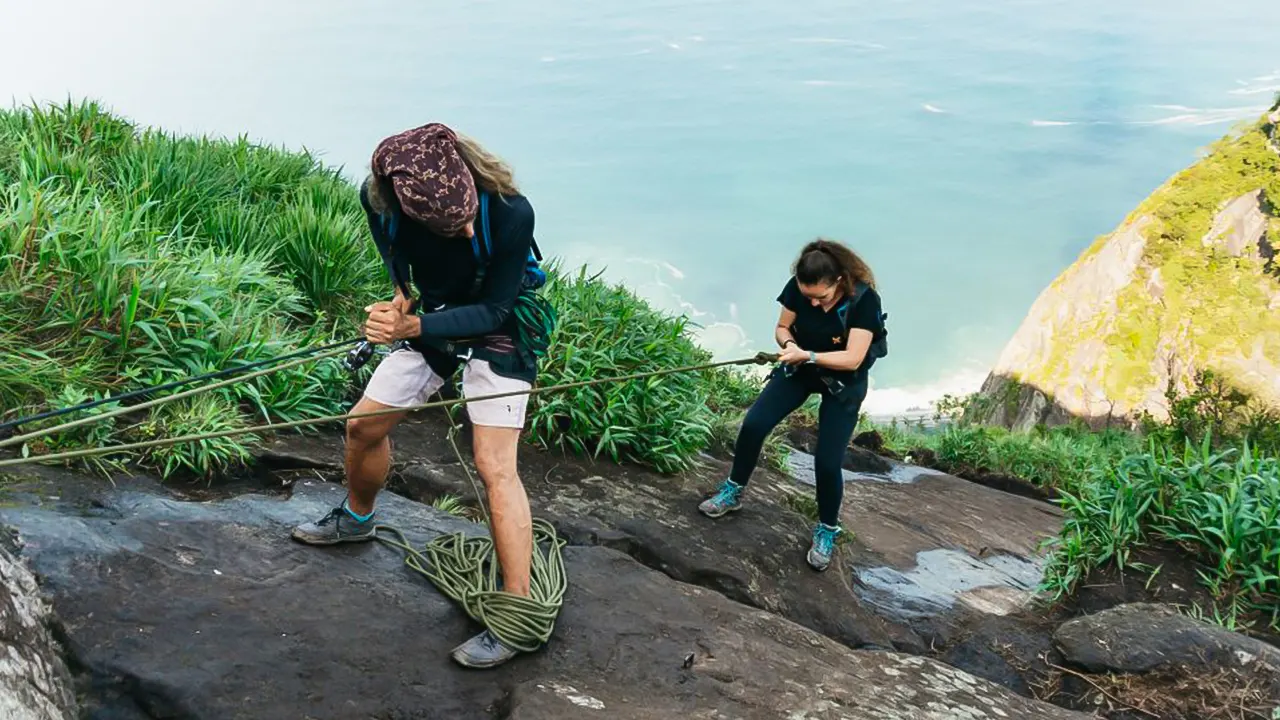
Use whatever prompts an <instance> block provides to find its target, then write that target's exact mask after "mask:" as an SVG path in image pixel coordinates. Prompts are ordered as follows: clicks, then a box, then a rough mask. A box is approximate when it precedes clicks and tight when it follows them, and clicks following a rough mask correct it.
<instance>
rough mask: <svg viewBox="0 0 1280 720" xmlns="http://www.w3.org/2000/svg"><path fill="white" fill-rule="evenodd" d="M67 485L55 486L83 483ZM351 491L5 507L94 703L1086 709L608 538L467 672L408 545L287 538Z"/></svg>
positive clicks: (401, 718)
mask: <svg viewBox="0 0 1280 720" xmlns="http://www.w3.org/2000/svg"><path fill="white" fill-rule="evenodd" d="M70 482H73V481H72V480H69V479H66V478H64V479H62V480H60V481H59V492H58V493H57V494H58V495H59V496H60V497H63V498H65V497H75V496H76V495H77V493H75V492H68V491H66V489H65V485H66V484H67V483H70ZM84 482H88V483H92V482H95V481H93V480H85V481H84ZM341 493H342V490H341V488H338V487H335V486H332V485H325V484H316V485H314V486H312V485H307V484H298V485H297V486H295V489H294V493H293V495H292V496H291V497H290V498H288V499H283V498H280V497H272V496H265V495H257V496H254V495H247V496H240V497H236V498H231V499H226V500H219V501H215V502H207V503H194V502H180V501H176V500H174V499H171V498H169V497H166V496H165V495H164V494H163V493H162V492H161V491H159V490H158V489H157V488H155V487H152V486H149V485H148V484H147V483H119V486H118V487H117V488H116V489H109V488H103V489H102V490H101V491H100V492H96V493H93V495H94V497H93V499H92V502H89V503H84V504H81V505H72V504H70V503H68V501H65V500H59V501H56V502H54V503H52V504H44V505H28V506H22V507H17V508H8V509H4V510H0V523H4V524H7V525H11V526H13V527H15V528H16V529H17V530H18V532H19V534H20V536H21V537H22V538H23V539H24V541H25V547H24V550H23V553H24V555H25V556H26V557H28V558H29V560H30V562H31V563H32V565H33V566H34V567H35V569H36V570H37V571H38V573H39V574H40V575H41V576H42V577H43V581H44V583H45V586H46V589H47V590H48V591H49V592H51V593H52V596H53V604H54V607H55V609H56V611H57V613H58V615H59V616H60V617H61V619H62V621H63V623H64V625H65V627H66V636H67V641H68V645H69V650H70V651H71V652H72V653H73V654H74V656H75V658H76V660H77V663H78V665H79V666H80V667H82V668H83V669H84V671H85V672H87V674H88V681H87V682H88V689H87V690H86V692H85V695H86V697H87V703H88V704H89V706H90V707H89V709H88V713H89V717H94V718H104V719H105V718H112V719H113V720H127V719H131V718H155V717H163V718H200V719H204V718H263V717H298V718H303V717H305V718H310V719H312V720H322V719H328V718H351V717H371V718H388V719H395V720H408V719H410V718H437V717H448V718H491V717H505V718H522V719H523V718H606V717H607V718H623V719H624V720H625V719H629V718H636V719H639V718H656V717H688V718H809V719H811V720H820V719H824V718H831V719H833V720H834V719H835V718H883V719H892V718H912V719H924V720H927V719H929V718H938V719H941V718H958V717H963V718H973V719H978V718H1005V719H1009V718H1044V719H1050V720H1052V719H1057V718H1061V719H1063V720H1066V719H1067V718H1082V717H1086V716H1084V715H1079V714H1076V713H1072V712H1069V711H1066V710H1063V709H1060V708H1057V707H1054V706H1051V705H1046V704H1042V703H1038V702H1035V701H1032V700H1029V699H1027V698H1023V697H1019V696H1016V695H1014V694H1012V693H1010V692H1008V691H1007V690H1005V689H1003V688H1000V687H998V686H995V685H993V684H991V683H989V682H986V681H983V680H978V679H976V678H974V677H972V676H969V675H967V674H965V673H962V672H960V671H958V670H955V669H953V668H951V667H948V666H946V665H943V664H940V663H937V662H934V661H930V660H926V659H924V658H918V657H912V656H907V655H902V654H898V653H892V652H872V651H856V650H851V649H849V648H848V647H845V646H843V645H841V644H839V643H837V642H835V641H833V640H830V639H828V638H826V637H823V636H821V635H818V634H817V633H814V632H812V631H810V630H808V629H806V628H803V627H801V626H799V625H797V624H795V623H792V622H789V621H787V620H784V619H783V618H781V617H779V616H777V615H774V614H772V613H769V612H766V611H762V610H756V609H752V608H749V607H746V606H743V605H740V604H738V603H735V602H732V601H730V600H728V599H727V598H725V597H724V596H722V595H720V594H718V593H715V592H712V591H709V590H707V589H704V588H699V587H695V586H692V585H688V584H684V583H680V582H676V581H673V580H671V579H670V578H668V577H667V576H665V575H663V574H661V573H658V572H655V571H653V570H650V569H648V568H645V567H643V566H642V565H640V564H639V563H637V562H636V561H634V560H633V559H632V558H630V557H628V556H626V555H624V554H622V553H619V552H615V551H613V550H611V549H608V548H604V547H585V548H583V547H574V548H569V549H567V551H566V567H567V572H568V577H569V582H570V589H569V594H568V596H567V598H566V604H565V607H564V610H563V612H562V614H561V616H560V619H559V622H558V624H557V628H556V632H555V635H554V637H553V640H552V642H551V643H550V644H549V646H548V647H546V648H544V649H543V650H542V651H540V652H538V653H534V654H532V655H528V656H523V657H520V658H518V659H517V660H515V661H513V662H511V663H509V664H507V665H504V666H502V667H500V668H497V669H495V670H490V671H484V672H476V671H467V670H465V669H462V668H459V667H456V666H455V665H453V664H452V662H451V661H450V660H449V659H448V651H449V650H450V648H452V647H453V646H454V645H455V644H457V643H459V642H461V641H463V640H465V639H466V638H467V637H469V636H470V635H471V634H472V633H473V632H475V631H476V630H477V628H476V627H474V626H473V625H472V624H471V623H470V621H469V620H468V619H467V618H466V616H465V615H464V614H463V612H462V611H461V610H460V609H458V608H456V607H454V606H453V604H452V603H451V602H450V601H449V600H448V599H446V598H445V597H444V596H443V595H441V594H440V593H438V592H437V591H436V590H435V589H434V588H433V587H432V586H431V585H430V584H429V583H428V582H427V581H425V580H424V579H422V578H421V576H419V575H417V574H416V573H413V572H411V571H410V570H408V569H407V568H406V567H405V566H404V565H403V560H402V557H401V556H400V555H399V554H398V553H397V552H396V551H394V550H393V549H391V548H389V547H387V546H384V545H382V544H380V543H365V544H361V545H355V546H344V547H336V548H313V547H306V546H302V545H299V544H296V543H294V542H292V541H290V540H289V538H288V529H289V528H290V527H291V526H292V525H293V524H295V523H297V522H299V521H302V520H304V519H311V518H314V517H316V516H318V515H320V514H322V513H323V512H325V511H327V510H328V509H329V508H330V507H332V506H333V505H334V504H335V503H336V502H337V501H338V500H339V498H340V497H341ZM48 494H53V493H48ZM29 502H34V501H29ZM381 512H382V514H383V516H384V517H383V521H384V522H390V523H393V524H395V525H397V526H400V527H402V528H403V529H405V530H406V531H407V532H408V533H409V535H410V537H411V538H412V539H413V540H414V541H415V542H425V541H426V540H428V539H429V538H430V537H432V536H435V535H437V534H439V533H442V532H451V531H456V530H459V529H462V530H464V531H467V532H481V531H482V528H481V527H480V526H475V525H471V524H469V523H464V522H462V521H459V520H457V519H455V518H451V517H449V516H446V515H444V514H442V513H439V512H438V511H435V510H433V509H431V508H429V507H426V506H423V505H419V504H417V503H413V502H411V501H408V500H405V499H403V498H399V497H397V496H394V495H391V494H386V495H384V500H383V501H382V503H381Z"/></svg>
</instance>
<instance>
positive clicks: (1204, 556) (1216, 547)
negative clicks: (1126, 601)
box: [1046, 442, 1280, 626]
mask: <svg viewBox="0 0 1280 720" xmlns="http://www.w3.org/2000/svg"><path fill="white" fill-rule="evenodd" d="M1062 504H1063V507H1064V508H1065V509H1066V510H1067V521H1066V527H1065V529H1064V530H1063V533H1062V536H1061V537H1060V538H1059V539H1058V540H1057V542H1056V543H1055V549H1054V552H1053V554H1052V558H1051V562H1050V565H1049V569H1048V573H1047V579H1046V588H1047V589H1050V590H1051V591H1053V593H1054V594H1055V596H1058V597H1060V596H1061V595H1063V594H1065V593H1069V592H1071V591H1072V590H1073V589H1075V588H1076V587H1077V586H1078V584H1079V583H1080V581H1081V580H1082V579H1083V578H1084V577H1085V576H1086V575H1087V574H1088V572H1089V571H1090V570H1092V569H1094V568H1096V567H1099V566H1101V565H1103V564H1106V563H1115V564H1117V565H1120V566H1129V565H1130V558H1131V554H1132V553H1133V551H1134V550H1135V549H1136V548H1138V547H1140V546H1142V545H1145V544H1149V543H1154V542H1165V543H1172V544H1175V545H1177V546H1180V547H1182V548H1183V549H1184V550H1186V551H1187V552H1188V553H1189V554H1190V555H1191V556H1193V557H1195V558H1196V559H1197V560H1199V562H1200V565H1201V570H1200V577H1201V580H1202V582H1203V584H1204V585H1205V586H1206V587H1207V588H1208V589H1209V590H1210V592H1211V593H1212V595H1213V597H1214V599H1215V608H1214V612H1215V614H1216V615H1217V616H1218V617H1226V618H1230V619H1231V621H1232V623H1238V622H1239V618H1240V617H1241V616H1243V615H1245V614H1248V613H1252V612H1260V613H1261V614H1262V616H1263V617H1266V618H1267V619H1268V621H1269V623H1270V624H1271V625H1272V626H1275V625H1276V622H1277V620H1280V459H1277V458H1276V457H1275V456H1269V457H1268V456H1265V455H1263V454H1262V453H1260V452H1258V451H1257V450H1256V449H1255V448H1253V447H1252V446H1250V445H1249V444H1248V443H1247V442H1246V443H1242V444H1241V445H1240V446H1239V447H1230V448H1225V449H1223V450H1214V449H1213V448H1212V446H1211V445H1210V444H1209V443H1208V442H1205V443H1203V444H1201V445H1200V446H1196V445H1192V444H1190V443H1188V444H1186V445H1185V446H1184V448H1183V449H1182V451H1181V452H1179V451H1176V450H1174V449H1172V448H1169V447H1165V446H1161V445H1159V444H1158V443H1156V442H1152V443H1151V447H1150V449H1149V450H1148V451H1147V452H1145V453H1140V454H1136V455H1132V456H1130V457H1126V458H1124V459H1123V460H1121V461H1119V462H1114V463H1110V464H1108V465H1107V466H1105V468H1104V469H1103V470H1102V472H1099V473H1097V474H1096V475H1094V476H1093V477H1092V478H1090V480H1089V481H1088V482H1083V483H1079V484H1077V486H1076V488H1075V489H1074V490H1072V491H1068V492H1066V493H1064V497H1063V500H1062Z"/></svg>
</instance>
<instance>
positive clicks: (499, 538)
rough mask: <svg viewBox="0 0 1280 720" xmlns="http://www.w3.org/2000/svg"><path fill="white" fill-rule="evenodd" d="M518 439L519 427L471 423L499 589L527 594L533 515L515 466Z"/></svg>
mask: <svg viewBox="0 0 1280 720" xmlns="http://www.w3.org/2000/svg"><path fill="white" fill-rule="evenodd" d="M519 442H520V428H505V427H488V426H484V425H474V426H473V432H472V442H471V444H472V448H473V450H474V453H475V460H476V470H478V471H479V472H480V479H481V480H483V481H484V487H485V494H486V495H487V496H488V499H489V515H490V526H489V533H490V535H492V536H493V544H494V547H495V549H496V550H497V554H498V565H499V566H501V568H502V589H503V590H504V591H506V592H509V593H512V594H513V595H525V596H528V594H529V566H530V565H531V563H532V562H533V517H532V514H531V513H530V511H529V497H528V495H526V494H525V491H524V484H523V483H521V482H520V475H519V473H518V472H517V470H516V452H517V449H518V447H519Z"/></svg>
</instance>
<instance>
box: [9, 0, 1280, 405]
mask: <svg viewBox="0 0 1280 720" xmlns="http://www.w3.org/2000/svg"><path fill="white" fill-rule="evenodd" d="M0 7H2V10H3V13H2V14H0V17H3V18H4V21H3V23H0V98H3V99H5V100H8V101H9V102H20V103H21V102H27V101H29V100H41V101H43V100H61V99H65V98H66V97H67V96H72V97H77V98H78V97H92V98H96V99H99V100H100V101H102V102H104V103H106V104H107V105H108V106H109V107H111V108H112V109H113V110H115V111H116V112H119V113H121V114H124V115H126V116H128V117H130V118H132V119H134V120H135V121H137V122H140V123H143V124H147V125H159V126H164V127H166V128H168V129H172V130H176V131H180V132H191V133H207V134H212V135H229V136H236V135H239V134H242V133H243V134H247V135H249V136H250V137H251V138H254V139H257V140H261V141H264V142H268V143H271V144H276V145H284V146H288V147H292V148H302V147H306V148H308V149H310V150H312V151H315V152H318V153H320V154H321V156H322V157H323V159H324V160H325V161H327V162H329V163H332V164H335V165H342V166H343V167H344V168H345V170H346V172H347V174H348V175H349V176H350V177H352V179H356V178H358V177H361V176H362V175H363V173H364V172H365V171H366V170H367V167H368V159H369V154H370V152H371V151H372V149H373V147H374V146H375V144H376V143H377V142H378V140H379V139H381V138H382V137H384V136H386V135H388V134H391V133H394V132H397V131H399V130H402V129H404V128H406V127H410V126H414V125H419V124H422V123H425V122H429V121H435V120H438V121H443V122H447V123H450V124H452V125H454V126H456V127H458V128H459V129H460V130H462V131H463V132H466V133H468V134H470V135H472V136H474V137H476V138H478V139H480V140H481V141H483V142H484V143H485V144H486V145H488V146H489V147H490V148H491V149H492V150H494V151H495V152H497V153H499V154H501V155H503V156H504V157H506V158H507V159H508V160H509V161H511V162H512V164H513V165H514V166H515V168H516V171H517V176H518V180H519V181H520V182H521V184H522V186H523V189H524V190H525V192H526V194H527V195H528V196H529V197H530V199H531V200H532V202H533V204H534V207H535V209H536V211H537V213H538V215H537V233H536V234H537V237H538V241H539V244H540V245H541V247H542V248H543V250H544V252H546V253H548V254H552V255H558V256H560V257H561V258H562V259H563V261H564V262H566V263H567V264H569V265H573V266H576V265H579V264H584V263H585V264H588V265H590V266H592V267H593V268H597V269H598V268H601V267H603V268H605V270H606V276H607V277H609V278H612V279H615V280H618V281H621V282H625V283H627V284H628V285H630V286H631V287H633V288H634V289H635V290H636V291H637V292H639V293H640V294H641V295H643V296H644V297H646V298H648V299H650V300H651V301H652V302H654V303H656V304H657V305H659V306H660V307H663V308H665V309H668V310H670V311H673V312H684V313H687V314H689V315H690V316H691V317H692V318H693V319H694V320H695V321H696V322H698V323H699V324H700V326H701V330H700V331H699V332H700V335H699V337H700V342H702V343H703V344H704V345H705V346H706V347H708V348H709V349H711V350H712V351H713V352H715V353H716V355H717V356H719V357H722V358H727V357H730V356H736V355H740V354H745V353H749V352H751V351H754V350H757V349H769V348H771V347H772V329H773V325H774V321H775V320H776V318H777V311H778V306H777V304H776V302H775V298H776V296H777V293H778V291H779V290H780V289H781V287H782V285H783V283H784V282H785V281H786V279H787V277H788V273H789V264H790V262H791V261H792V260H793V258H794V256H795V254H796V252H797V251H798V250H799V248H800V247H801V246H802V245H803V243H804V242H806V241H807V240H809V239H811V238H812V237H814V236H817V235H825V236H829V237H833V238H837V239H840V240H843V241H845V242H848V243H849V244H851V245H852V246H853V247H854V248H855V249H857V250H858V251H859V252H860V253H862V254H863V255H864V256H865V257H866V258H867V260H868V261H869V262H870V263H871V265H872V267H873V268H874V270H875V272H876V274H877V279H878V281H879V284H880V288H881V293H882V295H883V297H884V299H885V308H886V310H887V311H888V312H889V314H890V318H889V324H890V329H891V335H890V344H891V354H890V356H889V357H888V358H886V359H885V360H883V361H881V362H880V363H878V364H877V366H876V369H875V371H874V373H873V389H872V392H871V395H870V397H869V398H868V401H867V410H868V411H870V412H872V413H876V414H880V413H894V412H902V411H906V410H908V409H910V408H912V407H918V406H920V405H922V404H924V403H925V402H927V401H928V400H929V399H931V398H933V397H936V396H937V395H939V394H941V393H943V392H964V391H967V390H972V389H975V388H976V386H977V384H978V383H980V382H981V380H982V377H983V376H984V374H985V372H986V370H987V368H988V367H989V366H990V365H991V364H992V363H993V362H994V360H995V357H996V355H997V354H998V353H999V351H1000V348H1001V347H1002V346H1003V344H1004V343H1005V342H1006V341H1007V340H1008V338H1009V337H1010V335H1011V334H1012V333H1013V332H1014V330H1015V329H1016V328H1017V325H1018V323H1019V322H1020V320H1021V319H1022V317H1023V315H1024V314H1025V312H1026V310H1027V309H1028V307H1029V306H1030V304H1031V303H1032V302H1033V300H1034V299H1035V297H1036V295H1037V294H1038V293H1039V292H1040V290H1041V289H1042V288H1043V287H1044V286H1045V285H1046V284H1048V283H1049V282H1050V281H1051V280H1052V279H1053V277H1054V276H1055V275H1057V274H1058V273H1059V272H1060V271H1061V270H1062V269H1063V268H1064V267H1065V266H1066V265H1068V264H1069V263H1070V262H1071V261H1072V260H1073V259H1074V258H1075V257H1076V255H1077V254H1078V253H1079V252H1080V251H1081V250H1082V249H1084V247H1085V246H1087V245H1088V244H1089V243H1090V242H1091V241H1092V240H1093V239H1094V238H1095V237H1096V236H1097V235H1099V234H1102V233H1105V232H1108V231H1109V230H1110V229H1111V228H1112V227H1114V225H1115V224H1116V223H1117V222H1119V221H1120V220H1121V219H1122V218H1123V216H1124V215H1125V214H1126V213H1127V212H1128V211H1129V210H1130V209H1131V208H1132V207H1133V206H1134V205H1135V204H1136V203H1137V202H1139V201H1140V200H1141V199H1142V198H1143V197H1145V196H1146V195H1147V194H1148V193H1149V192H1150V191H1151V190H1152V189H1153V188H1154V187H1155V186H1157V185H1158V184H1159V183H1161V182H1162V181H1163V180H1164V179H1165V178H1167V177H1168V176H1169V175H1170V174H1172V173H1174V172H1176V171H1177V170H1178V169H1180V168H1182V167H1183V166H1185V165H1187V164H1188V163H1190V162H1192V161H1193V160H1194V159H1195V158H1196V157H1197V153H1198V152H1199V151H1200V150H1201V149H1202V148H1203V147H1204V146H1205V145H1206V144H1207V143H1209V142H1211V141H1212V140H1214V139H1215V138H1217V137H1219V136H1221V135H1222V134H1223V133H1225V132H1227V131H1229V130H1230V129H1231V127H1232V124H1233V123H1235V122H1237V121H1240V120H1246V119H1251V118H1254V117H1256V116H1257V115H1258V113H1260V112H1261V111H1262V110H1263V109H1264V108H1265V107H1266V106H1267V105H1268V104H1269V103H1270V101H1271V99H1272V98H1273V97H1274V95H1275V93H1276V92H1277V91H1280V43H1277V42H1276V38H1278V37H1280V15H1277V14H1276V13H1275V12H1274V9H1275V8H1274V3H1273V2H1263V1H1262V0H1238V1H1237V2H1234V3H1207V2H1192V3H1168V2H1157V1H1156V0H1129V1H1128V2H1124V3H1115V2H1105V1H1104V0H1077V1H1076V2H1057V1H1054V2H1050V1H1048V0H982V1H981V2H978V1H976V0H919V1H912V0H881V1H880V2H850V1H849V0H840V1H836V0H816V1H809V2H802V3H778V2H763V1H762V0H737V1H736V2H729V1H727V0H710V1H706V2H688V1H684V2H672V1H670V0H630V1H629V2H619V1H617V0H607V1H600V2H593V3H580V2H566V1H565V0H550V1H546V2H539V3H518V2H513V1H512V0H481V1H477V2H467V3H392V2H387V1H385V0H379V1H378V2H363V3H343V2H336V0H311V1H310V2H300V1H295V2H280V1H273V2H262V1H260V0H259V1H257V2H247V1H246V0H220V1H218V2H213V1H212V0H206V1H201V2H195V1H191V2H180V3H174V2H168V3H162V2H153V1H143V0H121V1H119V2H115V3H110V4H106V3H95V2H88V0H76V1H72V2H67V1H55V0H42V2H39V3H33V2H26V1H25V0H4V2H3V5H2V6H0Z"/></svg>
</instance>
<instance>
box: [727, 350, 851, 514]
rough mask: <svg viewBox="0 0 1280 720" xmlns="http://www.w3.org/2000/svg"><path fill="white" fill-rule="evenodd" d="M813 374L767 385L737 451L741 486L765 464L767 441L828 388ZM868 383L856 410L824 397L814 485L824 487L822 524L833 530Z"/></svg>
mask: <svg viewBox="0 0 1280 720" xmlns="http://www.w3.org/2000/svg"><path fill="white" fill-rule="evenodd" d="M808 370H809V368H801V369H800V370H799V371H798V372H796V373H795V374H793V375H790V376H786V375H781V374H779V375H776V376H775V377H774V378H773V379H771V380H769V383H768V384H767V385H765V387H764V390H763V391H762V392H761V393H760V397H758V398H756V401H755V404H753V405H752V406H751V409H750V410H748V411H747V417H746V418H745V419H744V420H743V421H742V428H741V429H740V430H739V431H738V440H737V443H736V444H735V445H734V449H733V470H732V471H731V472H730V474H729V478H730V479H731V480H733V481H734V482H735V483H737V484H739V485H746V484H747V481H748V480H750V479H751V472H752V471H753V470H755V468H756V463H757V462H758V461H759V459H760V449H761V448H762V447H764V440H765V438H766V437H768V435H769V433H770V432H772V431H773V428H774V427H776V426H777V424H778V423H780V422H782V419H783V418H785V417H786V416H787V415H790V414H791V413H792V412H794V411H795V409H796V408H798V407H800V406H801V405H803V404H804V401H805V400H807V399H808V397H809V396H810V395H811V394H813V393H815V392H823V391H824V390H825V389H826V386H825V385H823V384H822V381H821V380H819V379H818V378H817V377H816V376H815V375H814V374H812V373H811V372H808ZM866 394H867V387H866V380H862V382H861V387H859V388H858V389H857V392H856V394H855V397H856V398H857V403H856V407H847V406H845V405H844V404H842V403H841V402H840V401H838V400H836V399H835V398H834V397H832V396H831V394H830V393H826V392H823V395H822V405H821V407H820V408H819V409H818V448H817V452H815V453H814V456H813V460H814V463H813V464H814V481H815V483H816V484H817V486H818V520H820V521H821V522H822V523H824V524H826V525H830V526H832V527H834V526H836V525H839V524H840V501H841V500H842V499H843V498H844V470H843V465H844V452H845V449H846V448H848V446H849V438H850V437H852V436H853V430H854V428H855V427H857V425H858V409H859V408H861V406H862V400H863V399H864V398H865V397H866Z"/></svg>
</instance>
